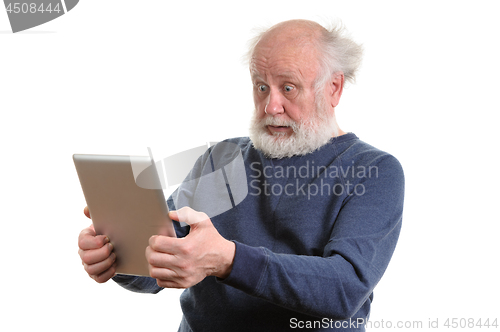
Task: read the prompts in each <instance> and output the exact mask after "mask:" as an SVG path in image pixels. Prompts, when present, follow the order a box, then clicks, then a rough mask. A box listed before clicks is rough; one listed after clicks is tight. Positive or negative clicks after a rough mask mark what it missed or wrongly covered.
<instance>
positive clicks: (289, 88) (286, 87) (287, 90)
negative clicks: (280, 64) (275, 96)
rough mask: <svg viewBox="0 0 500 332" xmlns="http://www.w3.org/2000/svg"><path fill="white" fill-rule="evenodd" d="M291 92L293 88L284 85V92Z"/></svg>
mask: <svg viewBox="0 0 500 332" xmlns="http://www.w3.org/2000/svg"><path fill="white" fill-rule="evenodd" d="M292 90H293V86H290V85H285V91H286V92H290V91H292Z"/></svg>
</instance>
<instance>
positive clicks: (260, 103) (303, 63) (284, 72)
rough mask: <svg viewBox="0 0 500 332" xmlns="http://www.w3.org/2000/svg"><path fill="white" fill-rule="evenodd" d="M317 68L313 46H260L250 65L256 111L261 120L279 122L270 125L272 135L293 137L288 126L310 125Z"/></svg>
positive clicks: (284, 44) (313, 106)
mask: <svg viewBox="0 0 500 332" xmlns="http://www.w3.org/2000/svg"><path fill="white" fill-rule="evenodd" d="M269 44H271V45H269ZM317 69H318V61H317V57H316V54H315V48H314V47H313V46H312V45H310V46H305V47H300V48H299V47H296V46H295V45H294V44H292V43H291V42H290V41H284V42H282V43H281V45H279V44H278V45H276V43H266V42H264V43H259V45H258V46H257V47H256V50H255V53H254V56H253V57H252V60H251V63H250V72H251V76H252V84H253V96H254V103H255V109H256V110H255V111H256V112H257V113H256V117H257V119H259V120H260V119H264V118H266V117H267V118H273V119H274V121H275V122H276V125H267V126H266V129H267V130H268V132H269V134H270V135H278V136H285V137H290V136H291V135H293V130H292V127H291V126H290V125H286V124H287V123H290V124H291V123H297V124H298V123H300V122H307V121H308V120H309V119H310V118H311V116H312V115H313V114H314V112H315V111H316V105H315V89H314V81H315V79H316V75H317ZM266 113H267V114H266Z"/></svg>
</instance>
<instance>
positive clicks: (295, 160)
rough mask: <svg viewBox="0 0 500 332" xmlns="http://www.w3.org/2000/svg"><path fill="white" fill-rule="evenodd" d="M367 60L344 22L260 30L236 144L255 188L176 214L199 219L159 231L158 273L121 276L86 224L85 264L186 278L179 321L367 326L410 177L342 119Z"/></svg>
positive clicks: (99, 270) (226, 326)
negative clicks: (342, 105)
mask: <svg viewBox="0 0 500 332" xmlns="http://www.w3.org/2000/svg"><path fill="white" fill-rule="evenodd" d="M360 60H361V48H360V47H359V46H358V45H357V44H355V43H354V42H352V41H351V40H349V39H348V38H346V37H344V36H343V35H342V33H341V31H340V29H332V30H327V29H325V28H323V27H322V26H320V25H319V24H317V23H314V22H310V21H304V20H294V21H287V22H283V23H280V24H278V25H276V26H273V27H272V28H270V29H268V30H266V31H264V32H263V33H261V34H259V35H258V36H257V37H256V38H255V39H254V41H253V45H252V48H251V50H250V52H249V63H250V74H251V78H252V83H253V94H254V102H255V113H254V116H253V120H252V125H251V131H250V133H251V134H250V138H236V139H230V140H228V142H232V143H234V144H236V145H237V146H238V147H239V149H241V153H242V156H243V160H244V164H245V169H246V174H247V180H248V187H249V194H248V195H247V197H246V198H245V199H244V200H243V201H242V202H241V203H240V204H238V205H237V206H235V207H233V208H232V209H230V210H229V211H226V212H224V213H222V214H220V215H218V216H215V217H212V218H208V217H207V216H206V215H205V214H204V213H203V212H204V211H199V212H197V211H195V210H192V209H190V208H182V209H179V210H177V211H172V212H171V214H170V216H171V218H172V219H173V220H175V221H184V222H186V223H187V224H189V225H190V227H180V226H179V224H178V223H177V222H176V226H177V227H176V229H177V233H178V235H179V237H182V238H181V239H179V238H177V239H176V238H168V237H164V236H153V237H152V238H151V240H150V246H149V247H148V249H147V251H146V256H147V259H148V262H149V264H150V275H151V277H133V276H125V275H115V265H114V261H115V258H116V257H115V255H114V253H112V246H111V245H110V244H108V243H107V242H109V239H107V237H106V236H104V235H100V236H96V234H95V232H94V231H93V228H92V227H89V228H87V229H85V230H83V231H82V233H81V234H80V238H79V246H80V255H81V257H82V260H83V263H84V266H85V269H86V271H87V273H88V274H89V275H90V276H91V277H92V278H94V279H95V280H96V281H98V282H105V281H107V280H109V279H110V278H112V277H113V280H114V281H115V282H117V283H118V284H120V285H121V286H123V287H125V288H126V289H129V290H132V291H137V292H149V293H156V292H158V291H160V290H161V289H162V288H164V287H175V288H186V290H185V291H184V293H183V294H182V296H181V299H180V301H181V306H182V310H183V313H184V316H183V319H182V322H181V326H180V331H285V330H290V329H295V328H309V329H311V330H316V331H330V330H333V331H336V330H341V331H364V329H365V328H364V323H366V320H367V319H368V316H369V312H370V305H371V302H372V299H373V289H374V287H375V286H376V284H377V283H378V281H379V280H380V278H381V277H382V275H383V273H384V271H385V269H386V268H387V265H388V263H389V260H390V258H391V256H392V253H393V251H394V248H395V246H396V242H397V239H398V236H399V231H400V228H401V218H402V210H403V194H404V178H403V172H402V169H401V166H400V164H399V163H398V161H397V160H396V159H395V158H394V157H392V156H391V155H389V154H387V153H385V152H382V151H380V150H378V149H376V148H374V147H372V146H370V145H368V144H366V143H364V142H362V141H361V140H359V139H358V138H357V137H356V136H355V135H354V134H353V133H345V132H344V131H342V130H341V129H340V128H339V127H338V126H337V122H336V120H335V113H334V111H335V107H336V106H337V105H338V103H339V100H340V97H341V95H342V90H343V86H344V80H348V81H352V80H354V77H355V73H356V70H357V67H358V65H359V63H360ZM216 147H217V146H216ZM216 147H215V148H216ZM210 154H211V151H210V150H209V151H207V153H206V154H205V155H204V156H202V157H200V159H199V160H198V162H197V163H196V165H195V167H194V168H193V170H192V172H194V173H196V172H198V170H199V169H201V168H203V167H204V165H205V164H207V163H209V162H210ZM180 190H182V186H181V188H180ZM178 194H179V193H174V196H175V195H178ZM168 203H169V206H170V208H171V210H173V209H175V206H174V204H173V199H172V198H170V199H169V201H168ZM213 204H217V202H213ZM85 212H86V214H87V215H88V210H85Z"/></svg>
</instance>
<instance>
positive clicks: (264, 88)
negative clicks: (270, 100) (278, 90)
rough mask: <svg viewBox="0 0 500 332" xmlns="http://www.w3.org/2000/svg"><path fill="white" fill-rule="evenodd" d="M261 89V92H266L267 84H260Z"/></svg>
mask: <svg viewBox="0 0 500 332" xmlns="http://www.w3.org/2000/svg"><path fill="white" fill-rule="evenodd" d="M259 91H260V92H266V91H267V86H265V85H262V84H261V85H259Z"/></svg>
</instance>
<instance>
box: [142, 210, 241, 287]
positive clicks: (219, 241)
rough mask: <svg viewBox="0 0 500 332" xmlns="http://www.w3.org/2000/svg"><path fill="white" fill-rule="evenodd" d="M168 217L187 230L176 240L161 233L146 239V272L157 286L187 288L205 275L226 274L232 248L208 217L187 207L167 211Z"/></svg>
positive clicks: (224, 276)
mask: <svg viewBox="0 0 500 332" xmlns="http://www.w3.org/2000/svg"><path fill="white" fill-rule="evenodd" d="M169 216H170V218H171V219H172V220H177V221H181V222H185V223H187V224H188V225H189V226H190V227H191V230H190V232H189V234H188V235H187V236H186V237H184V238H180V239H178V238H172V237H167V236H162V235H155V236H152V237H151V238H150V239H149V247H147V248H146V258H147V260H148V262H149V274H150V275H151V277H152V278H155V279H156V281H157V283H158V286H160V287H165V288H188V287H191V286H194V285H196V284H197V283H199V282H200V281H202V280H203V279H204V278H205V277H206V276H216V277H219V278H226V277H227V276H229V273H230V272H231V268H232V266H233V259H234V253H235V249H236V247H235V244H234V243H233V242H231V241H228V240H226V239H224V238H223V237H222V236H221V235H220V234H219V232H217V230H216V229H215V227H214V225H213V224H212V221H211V220H210V218H208V216H207V215H206V214H205V213H202V212H197V211H195V210H193V209H191V208H189V207H184V208H182V209H179V210H177V211H171V212H170V213H169Z"/></svg>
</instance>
